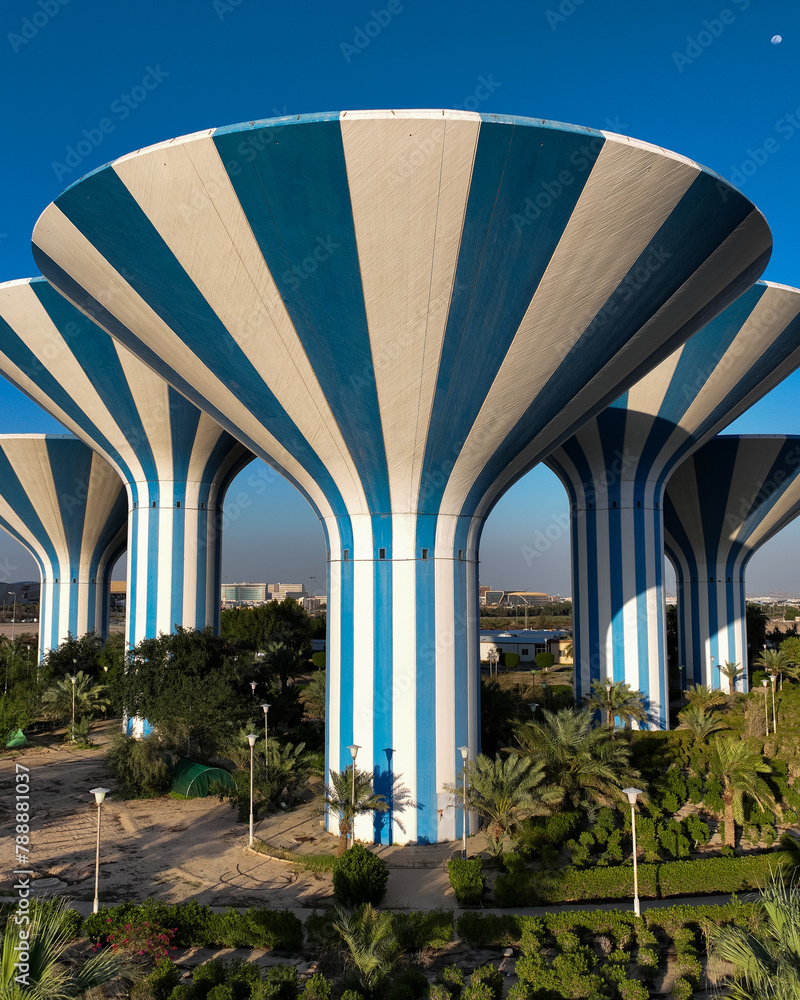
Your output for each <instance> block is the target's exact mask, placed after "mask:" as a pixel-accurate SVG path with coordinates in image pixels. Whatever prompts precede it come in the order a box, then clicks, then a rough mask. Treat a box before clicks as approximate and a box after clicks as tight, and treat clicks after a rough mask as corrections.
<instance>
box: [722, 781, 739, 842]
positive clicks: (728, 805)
mask: <svg viewBox="0 0 800 1000" xmlns="http://www.w3.org/2000/svg"><path fill="white" fill-rule="evenodd" d="M722 801H723V803H724V805H725V843H726V845H727V846H728V847H736V821H735V820H734V818H733V792H723V793H722Z"/></svg>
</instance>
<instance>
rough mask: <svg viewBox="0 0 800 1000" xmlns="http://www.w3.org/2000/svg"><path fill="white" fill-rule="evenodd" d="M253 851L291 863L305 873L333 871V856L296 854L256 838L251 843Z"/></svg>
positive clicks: (334, 857) (334, 856) (334, 858)
mask: <svg viewBox="0 0 800 1000" xmlns="http://www.w3.org/2000/svg"><path fill="white" fill-rule="evenodd" d="M253 850H254V851H256V852H257V853H258V854H268V855H269V856H270V857H271V858H279V859H280V860H281V861H291V862H293V863H294V864H295V865H297V867H298V868H302V869H303V871H307V872H330V871H333V863H334V861H335V860H336V855H335V854H296V853H295V852H294V851H287V850H286V849H285V848H283V847H276V846H275V845H274V844H268V843H266V842H265V841H263V840H259V839H258V838H257V837H256V839H255V840H254V841H253Z"/></svg>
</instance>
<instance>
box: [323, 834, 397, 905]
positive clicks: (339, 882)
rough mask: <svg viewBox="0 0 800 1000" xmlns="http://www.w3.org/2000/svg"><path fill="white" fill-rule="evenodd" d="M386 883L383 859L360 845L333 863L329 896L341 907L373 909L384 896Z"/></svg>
mask: <svg viewBox="0 0 800 1000" xmlns="http://www.w3.org/2000/svg"><path fill="white" fill-rule="evenodd" d="M388 879H389V872H388V869H387V868H386V864H385V862H384V861H383V859H382V858H379V857H378V855H377V854H373V853H372V852H371V851H368V850H367V849H366V847H364V845H363V844H354V845H353V846H352V847H351V848H350V849H349V850H348V851H345V853H344V854H343V855H342V856H341V857H340V858H337V859H336V861H335V863H334V866H333V893H334V895H335V896H336V898H337V899H338V900H339V902H340V903H343V904H344V905H345V906H361V904H362V903H372V905H373V906H377V905H378V903H380V901H381V900H382V899H383V897H384V896H385V895H386V883H387V881H388Z"/></svg>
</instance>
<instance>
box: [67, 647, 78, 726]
mask: <svg viewBox="0 0 800 1000" xmlns="http://www.w3.org/2000/svg"><path fill="white" fill-rule="evenodd" d="M72 662H73V663H75V662H76V661H75V660H73V661H72ZM69 679H70V680H71V681H72V742H73V743H74V742H75V681H77V679H78V678H77V676H76V675H75V674H70V675H69Z"/></svg>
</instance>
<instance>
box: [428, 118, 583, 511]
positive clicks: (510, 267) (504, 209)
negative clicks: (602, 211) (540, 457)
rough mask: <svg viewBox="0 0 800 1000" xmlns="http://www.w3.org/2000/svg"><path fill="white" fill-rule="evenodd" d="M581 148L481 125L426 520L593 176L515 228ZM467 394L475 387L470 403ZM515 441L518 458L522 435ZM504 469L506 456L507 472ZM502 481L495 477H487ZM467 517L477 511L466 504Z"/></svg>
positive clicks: (556, 135)
mask: <svg viewBox="0 0 800 1000" xmlns="http://www.w3.org/2000/svg"><path fill="white" fill-rule="evenodd" d="M585 143H586V136H585V135H580V134H579V133H573V132H566V131H565V132H561V131H552V130H550V129H538V128H530V127H528V128H524V129H523V128H515V127H514V126H513V125H497V124H493V125H492V126H491V127H486V126H481V130H480V134H479V138H478V145H477V149H476V151H475V160H474V164H473V169H472V180H471V183H470V194H469V198H468V201H467V209H466V214H465V218H464V227H463V231H462V236H461V246H460V249H459V255H458V264H457V266H456V275H455V281H454V282H453V293H452V299H451V304H450V310H449V314H448V319H447V327H446V332H445V339H444V344H443V347H442V352H441V361H440V364H439V377H438V380H437V387H436V396H435V399H434V405H433V411H432V413H431V419H430V424H429V433H428V440H427V444H426V448H425V458H424V464H423V472H422V479H421V498H422V499H421V504H420V511H422V512H426V511H435V510H437V509H438V506H439V501H440V498H441V495H442V493H443V491H444V486H445V484H444V483H442V484H441V485H440V484H439V483H438V480H437V478H436V477H437V472H440V471H441V470H442V469H445V468H449V466H448V465H447V463H448V462H452V459H453V455H454V454H457V453H458V452H459V451H460V450H461V447H462V446H463V443H464V441H465V440H466V438H467V435H468V434H469V431H470V428H471V427H472V425H473V424H474V422H475V419H476V417H477V415H478V413H479V411H480V408H481V406H482V405H483V403H484V400H485V399H486V397H487V395H488V394H489V391H490V389H491V386H492V382H493V381H494V379H495V376H496V375H497V372H498V370H499V368H500V366H501V365H502V363H503V360H504V359H505V356H506V353H507V351H508V348H509V346H510V344H511V342H512V341H513V339H514V336H515V334H516V332H517V330H518V328H519V326H520V324H521V322H522V320H523V318H524V316H525V313H526V311H527V309H528V307H529V306H530V302H531V299H532V298H533V296H534V293H535V292H536V289H537V288H538V286H539V283H540V282H541V280H542V276H543V275H544V272H545V270H546V269H547V266H548V264H549V263H550V259H551V258H552V256H553V253H554V252H555V249H556V247H557V246H558V242H559V240H560V239H561V236H562V234H563V231H564V229H565V228H566V225H567V223H568V221H569V218H570V216H571V214H572V212H573V210H574V208H575V204H576V202H577V200H578V198H579V197H580V194H581V192H582V191H583V188H584V185H585V184H586V180H587V178H588V174H589V171H588V170H587V172H586V175H585V176H583V177H582V178H580V179H578V180H577V182H576V183H575V184H574V185H571V186H570V187H568V188H565V189H564V191H563V192H562V193H561V195H560V196H559V197H558V198H553V199H552V200H551V204H550V206H549V207H547V208H545V209H542V214H541V216H540V218H539V219H538V220H537V223H536V224H535V225H530V226H520V225H518V224H517V225H515V224H514V217H515V216H516V215H519V213H520V211H524V207H525V204H526V199H527V198H531V199H533V198H535V196H536V195H537V194H539V193H541V190H542V186H541V185H542V184H543V183H544V181H546V180H549V179H550V178H551V177H555V176H557V174H558V170H559V168H560V167H562V166H563V164H564V163H566V162H568V161H569V157H570V156H571V155H573V154H574V153H575V152H577V151H579V149H580V146H581V145H582V144H584V145H585ZM596 146H597V149H596V151H595V152H593V153H592V154H591V155H590V156H589V159H590V161H591V162H592V163H594V160H595V159H596V158H597V154H598V153H599V151H600V148H601V147H602V141H600V140H598V141H597V142H596ZM487 191H488V192H489V194H490V197H487ZM498 303H500V304H501V305H500V306H498ZM487 345H488V346H487ZM465 385H469V386H470V387H471V390H470V392H469V393H468V394H466V395H465V394H464V392H463V391H462V390H463V387H464V386H465ZM530 436H532V434H531V435H530ZM516 440H517V447H516V449H515V452H514V453H515V454H516V453H517V452H518V451H519V431H518V432H517V439H516ZM507 464H508V460H507V457H506V459H505V460H504V461H503V462H502V463H501V465H502V468H504V467H505V466H506V465H507ZM496 477H497V472H495V474H494V475H492V476H491V477H490V478H491V480H492V481H494V479H495V478H496ZM483 492H485V490H482V491H481V495H482V494H483ZM464 509H465V510H470V509H472V510H474V509H475V507H474V505H473V506H472V507H470V502H469V501H468V502H467V503H466V504H465V505H464Z"/></svg>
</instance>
